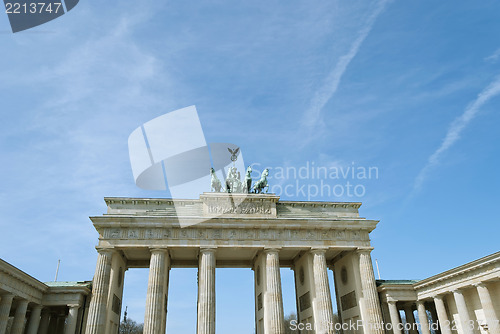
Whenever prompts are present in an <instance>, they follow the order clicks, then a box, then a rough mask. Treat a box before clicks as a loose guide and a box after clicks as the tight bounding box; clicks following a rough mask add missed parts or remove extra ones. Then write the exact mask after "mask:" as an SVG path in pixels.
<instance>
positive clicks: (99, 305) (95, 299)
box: [86, 250, 113, 334]
mask: <svg viewBox="0 0 500 334" xmlns="http://www.w3.org/2000/svg"><path fill="white" fill-rule="evenodd" d="M112 256H113V251H112V250H99V255H98V256H97V266H96V270H95V275H94V281H93V282H92V299H91V300H90V306H89V313H88V316H87V329H86V334H104V331H105V330H106V321H107V301H108V293H109V281H110V275H111V259H112Z"/></svg>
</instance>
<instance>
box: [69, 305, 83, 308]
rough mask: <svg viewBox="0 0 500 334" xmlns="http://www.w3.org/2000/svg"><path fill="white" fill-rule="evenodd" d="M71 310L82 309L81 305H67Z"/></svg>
mask: <svg viewBox="0 0 500 334" xmlns="http://www.w3.org/2000/svg"><path fill="white" fill-rule="evenodd" d="M67 306H68V307H69V308H80V306H81V305H80V304H68V305H67Z"/></svg>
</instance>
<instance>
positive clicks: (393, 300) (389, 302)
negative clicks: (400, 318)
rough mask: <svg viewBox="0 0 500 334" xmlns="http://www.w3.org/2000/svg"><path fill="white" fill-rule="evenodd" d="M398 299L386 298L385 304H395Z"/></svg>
mask: <svg viewBox="0 0 500 334" xmlns="http://www.w3.org/2000/svg"><path fill="white" fill-rule="evenodd" d="M397 302H398V301H397V300H396V299H392V298H391V299H387V304H391V305H396V303H397Z"/></svg>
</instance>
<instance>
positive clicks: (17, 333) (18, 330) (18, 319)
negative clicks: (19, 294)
mask: <svg viewBox="0 0 500 334" xmlns="http://www.w3.org/2000/svg"><path fill="white" fill-rule="evenodd" d="M27 309H28V301H27V300H21V301H20V302H19V303H18V304H17V307H16V313H15V315H14V322H13V323H12V329H11V330H10V333H11V334H22V333H23V330H24V324H25V322H26V310H27Z"/></svg>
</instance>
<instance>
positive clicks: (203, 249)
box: [200, 247, 217, 253]
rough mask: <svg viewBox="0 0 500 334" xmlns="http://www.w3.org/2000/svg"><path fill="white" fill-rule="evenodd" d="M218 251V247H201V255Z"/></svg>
mask: <svg viewBox="0 0 500 334" xmlns="http://www.w3.org/2000/svg"><path fill="white" fill-rule="evenodd" d="M216 251H217V247H201V248H200V253H215V252H216Z"/></svg>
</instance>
